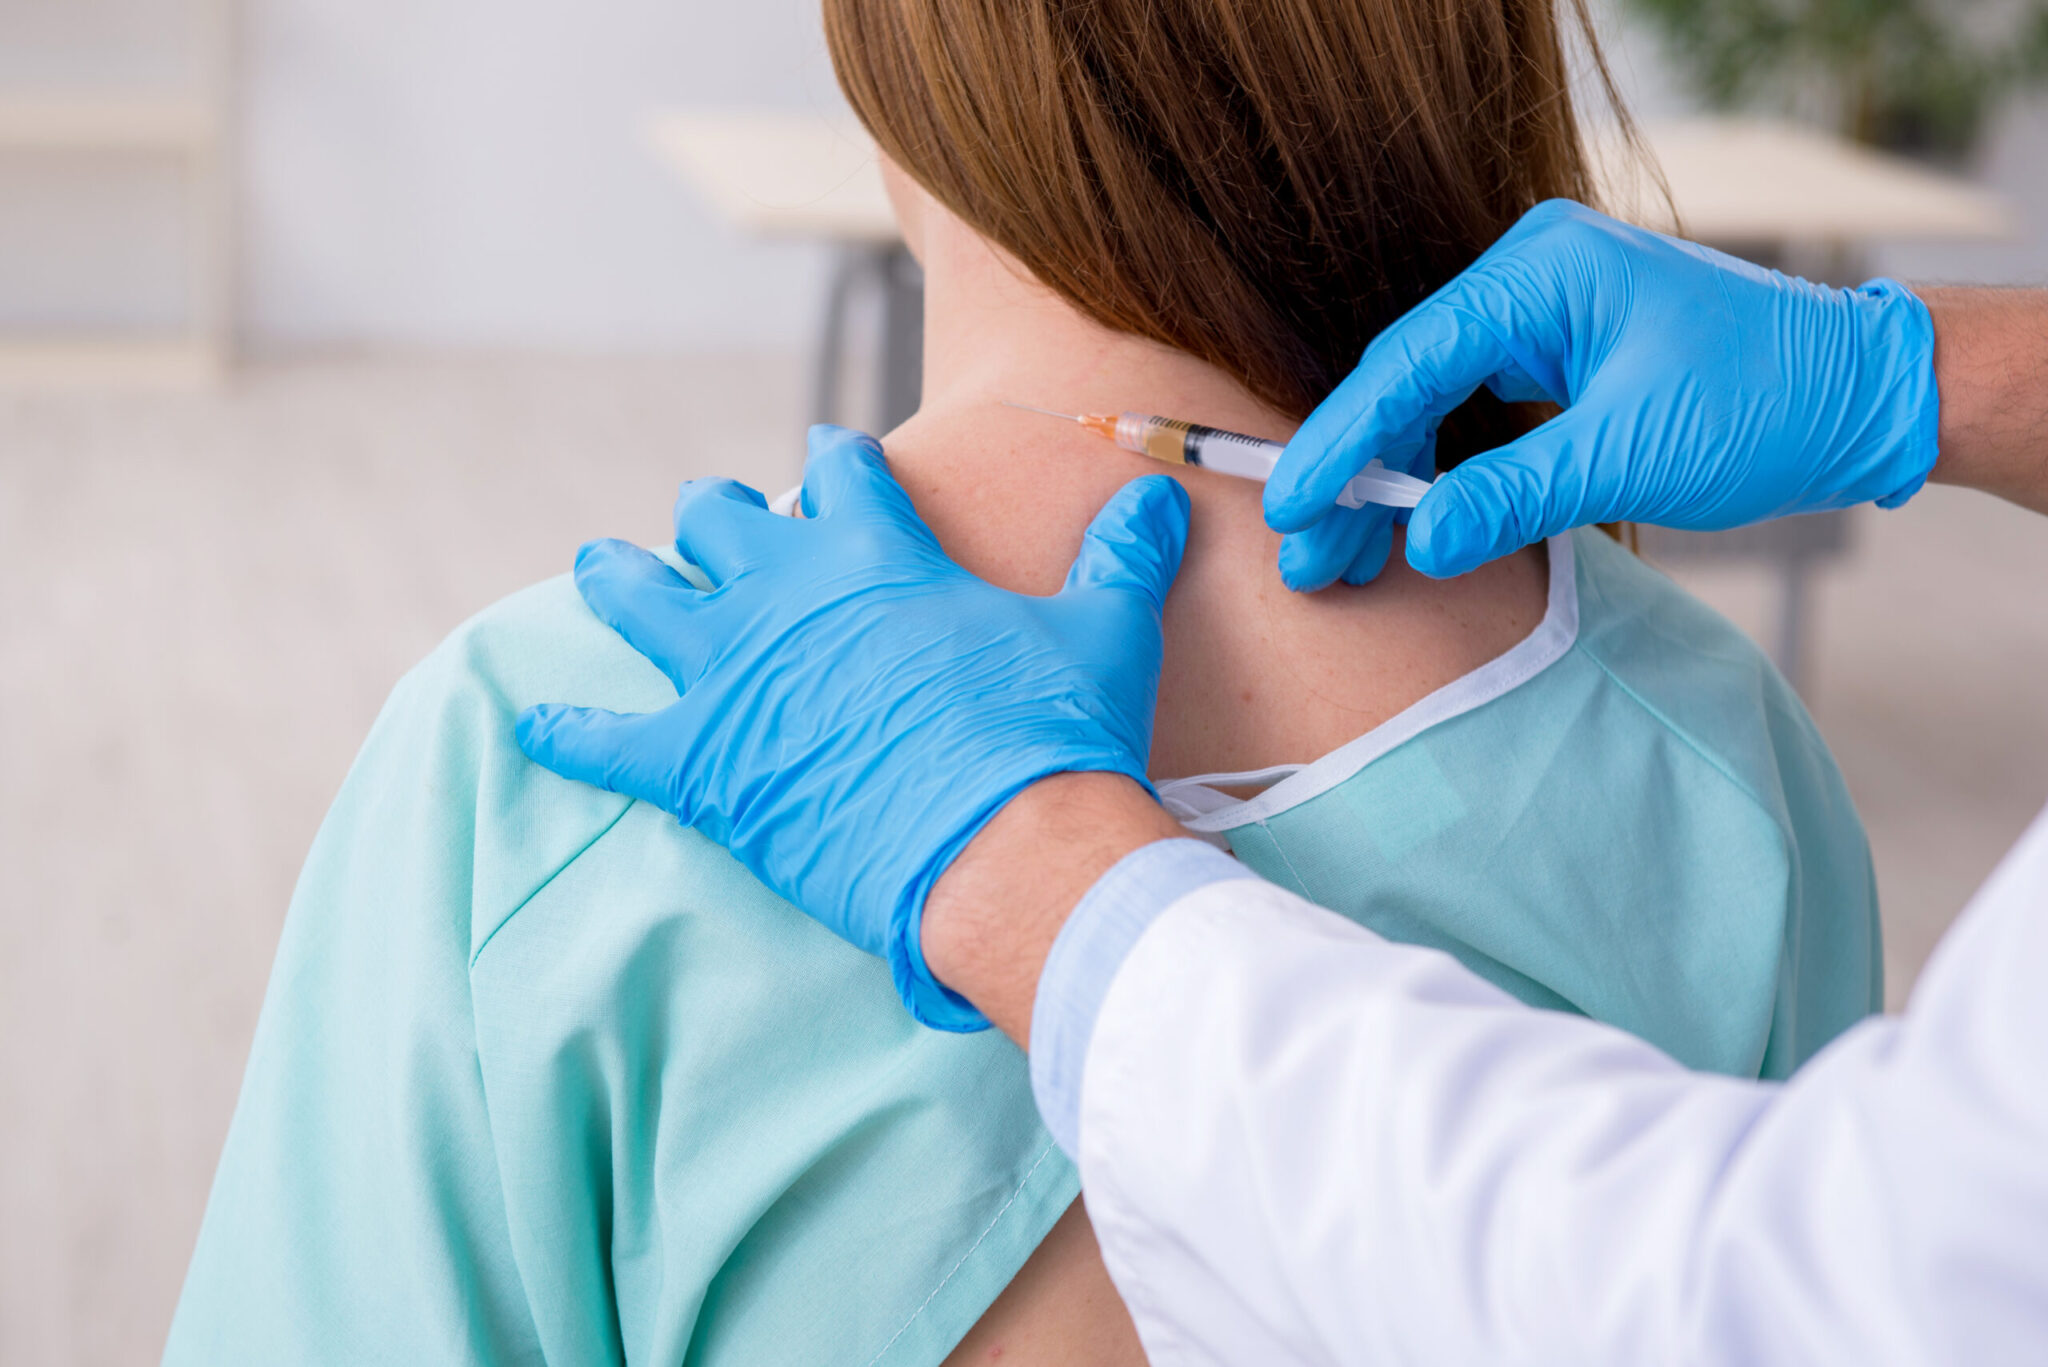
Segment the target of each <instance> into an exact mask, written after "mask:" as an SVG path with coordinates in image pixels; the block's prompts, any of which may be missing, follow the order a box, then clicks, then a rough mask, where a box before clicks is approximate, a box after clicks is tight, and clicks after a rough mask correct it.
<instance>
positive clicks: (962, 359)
mask: <svg viewBox="0 0 2048 1367" xmlns="http://www.w3.org/2000/svg"><path fill="white" fill-rule="evenodd" d="M922 217H923V222H922V224H921V227H922V232H921V234H919V236H920V238H921V241H920V243H919V246H920V248H921V250H920V253H919V254H920V257H921V259H922V261H923V263H924V273H925V284H924V289H925V305H924V323H925V342H924V394H923V401H922V404H921V406H920V408H919V412H918V418H919V419H920V420H922V421H921V422H920V425H921V426H922V425H927V424H930V423H932V422H934V421H947V420H953V419H961V418H972V419H979V420H984V421H985V420H987V419H988V418H990V417H994V416H996V415H994V414H992V413H990V411H989V410H991V409H993V408H996V407H997V406H999V405H1000V404H1002V403H1003V402H1004V401H1005V400H1008V401H1011V402H1015V403H1025V404H1033V405H1036V406H1038V407H1042V408H1055V409H1059V410H1061V411H1063V412H1068V413H1083V412H1090V413H1102V412H1109V413H1115V412H1144V413H1163V414H1167V415H1170V416H1174V417H1184V418H1189V419H1192V420H1194V421H1197V422H1204V423H1208V424H1211V425H1214V426H1218V427H1229V428H1233V429H1235V430H1238V431H1244V432H1251V433H1253V434H1254V435H1257V436H1265V437H1273V438H1275V439H1285V438H1286V437H1287V436H1289V435H1290V434H1291V433H1292V432H1293V429H1294V426H1295V424H1294V423H1293V422H1292V421H1290V420H1289V419H1288V418H1286V417H1285V416H1284V415H1282V414H1279V413H1276V412H1274V411H1273V410H1272V409H1270V408H1268V407H1266V406H1265V405H1264V404H1262V403H1260V402H1259V401H1258V400H1257V399H1256V398H1254V397H1253V396H1252V395H1251V394H1250V393H1249V392H1248V391H1247V390H1246V389H1245V388H1244V387H1243V386H1242V385H1240V384H1238V383H1237V382H1236V381H1235V380H1234V379H1232V378H1231V377H1230V376H1228V375H1226V374H1224V373H1223V372H1222V371H1220V370H1218V369H1216V368H1215V367H1214V366H1211V365H1208V364H1206V363H1204V362H1202V361H1199V360H1197V359H1195V358H1194V357H1192V356H1189V355H1187V354H1186V353H1184V352H1179V351H1175V350H1173V349H1171V348H1169V347H1166V346H1163V345H1161V344H1159V343H1157V342H1152V341H1147V340H1146V339H1144V338H1141V337H1134V336H1132V335H1130V334H1128V333H1121V332H1115V331H1112V330H1111V329H1109V328H1106V327H1104V326H1102V325H1101V324H1100V323H1097V322H1095V321H1093V320H1092V319H1089V318H1086V317H1084V316H1082V314H1081V313H1080V312H1079V311H1078V310H1076V309H1075V308H1074V307H1073V306H1072V305H1070V304H1068V303H1066V302H1065V301H1064V300H1062V299H1060V298H1059V297H1058V296H1057V295H1055V294H1054V293H1053V292H1052V291H1051V290H1049V289H1047V288H1046V287H1045V286H1043V285H1041V284H1039V283H1038V282H1037V281H1035V280H1033V279H1031V278H1030V276H1029V275H1027V274H1026V273H1025V272H1024V271H1023V270H1022V269H1021V268H1020V267H1018V266H1017V265H1016V264H1015V263H1014V262H1013V261H1012V260H1010V259H1009V258H1008V257H1006V256H1004V255H1002V254H1001V253H999V252H998V251H997V250H996V249H995V248H993V247H991V246H990V245H989V244H988V243H987V241H986V240H984V239H983V238H981V237H980V236H978V235H977V234H975V233H973V232H972V231H970V230H969V229H968V228H967V227H966V226H965V225H964V224H962V223H961V222H960V221H959V220H958V219H956V218H954V217H953V216H952V215H951V214H949V213H947V212H945V211H944V210H941V209H937V208H936V206H931V207H930V208H929V209H928V210H927V212H926V213H925V214H924V215H923V216H922ZM1010 417H1014V418H1015V419H1016V420H1018V421H1033V422H1043V421H1046V420H1045V419H1034V418H1030V417H1029V416H1028V415H1024V414H1014V415H1004V419H1005V420H1008V418H1010Z"/></svg>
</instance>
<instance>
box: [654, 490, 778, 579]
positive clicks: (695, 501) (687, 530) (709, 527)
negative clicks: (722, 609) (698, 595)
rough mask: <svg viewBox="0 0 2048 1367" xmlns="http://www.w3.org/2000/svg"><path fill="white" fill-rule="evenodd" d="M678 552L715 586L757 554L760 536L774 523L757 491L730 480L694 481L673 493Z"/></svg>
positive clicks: (763, 535) (772, 515)
mask: <svg viewBox="0 0 2048 1367" xmlns="http://www.w3.org/2000/svg"><path fill="white" fill-rule="evenodd" d="M673 516H674V520H675V528H676V554H678V555H680V556H682V557H683V559H685V560H687V561H689V562H690V563H691V564H692V565H695V566H696V567H697V568H698V569H701V570H703V571H704V573H705V574H706V575H707V576H708V577H709V578H710V580H711V582H712V583H713V584H714V585H717V584H723V583H724V582H725V581H726V580H728V579H730V578H732V577H733V576H734V575H735V574H738V573H740V572H741V571H742V570H744V569H745V568H746V567H747V565H748V563H749V562H750V561H751V560H752V559H754V558H757V557H758V556H759V555H760V554H761V543H762V539H763V538H764V537H766V536H768V535H770V534H771V529H772V528H774V527H775V526H777V525H778V523H777V522H775V521H772V520H764V519H773V518H774V516H775V515H774V514H773V513H770V512H769V511H768V500H767V499H765V498H763V497H762V496H761V491H760V490H758V489H752V488H749V487H748V486H746V485H744V484H741V483H740V482H739V481H738V480H733V479H693V480H690V481H689V482H687V483H686V484H684V485H683V487H682V488H681V489H680V490H678V491H677V492H676V506H675V511H674V514H673Z"/></svg>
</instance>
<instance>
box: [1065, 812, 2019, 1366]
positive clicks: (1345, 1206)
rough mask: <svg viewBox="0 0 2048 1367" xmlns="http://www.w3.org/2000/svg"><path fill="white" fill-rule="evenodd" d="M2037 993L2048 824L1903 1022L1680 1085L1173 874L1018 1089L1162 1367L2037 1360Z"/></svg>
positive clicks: (1622, 1050) (1411, 953) (1134, 894)
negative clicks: (1075, 1166) (1056, 1142)
mask: <svg viewBox="0 0 2048 1367" xmlns="http://www.w3.org/2000/svg"><path fill="white" fill-rule="evenodd" d="M1141 856H1142V858H1141ZM1148 889H1151V890H1153V891H1149V892H1148ZM1647 910H1648V909H1646V912H1647ZM2044 970H2048V817H2044V819H2043V820H2041V821H2038V822H2036V824H2035V827H2034V830H2033V831H2032V832H2031V833H2030V834H2029V836H2028V837H2027V838H2026V839H2025V840H2024V841H2023V842H2022V844H2021V846H2020V847H2019V848H2018V849H2017V850H2015V852H2014V853H2013V855H2012V856H2010V857H2009V858H2008V860H2007V861H2006V863H2005V864H2004V865H2003V866H2002V867H2001V869H2000V871H1999V872H1998V873H1997V874H1996V875H1994V877H1993V879H1992V881H1991V882H1990V883H1988V884H1987V885H1986V887H1985V888H1984V890H1983V891H1982V892H1981V893H1980V894H1979V895H1978V897H1977V899H1976V901H1975V902H1974V903H1973V904H1972V906H1971V907H1970V908H1969V909H1968V910H1967V911H1966V912H1965V913H1964V915H1963V917H1962V918H1961V919H1960V920H1959V921H1958V923H1957V926H1956V928H1955V929H1954V930H1953V931H1952V932H1951V934H1950V936H1949V938H1948V940H1947V941H1946V942H1945V943H1944V944H1943V946H1942V947H1941V949H1940V950H1939V951H1938V952H1937V954H1936V956H1935V958H1934V960H1933V961H1932V962H1931V963H1930V964H1929V966H1928V968H1927V970H1926V972H1925V973H1924V974H1923V975H1922V978H1921V981H1920V984H1919V987H1918V989H1917V991H1916V993H1915V996H1914V1000H1913V1002H1912V1004H1911V1006H1910V1007H1909V1009H1908V1011H1907V1013H1906V1015H1905V1016H1904V1017H1903V1018H1898V1019H1873V1020H1870V1021H1866V1022H1864V1023H1863V1024H1862V1025H1860V1026H1857V1027H1856V1028H1854V1029H1852V1030H1851V1031H1849V1032H1848V1033H1847V1034H1845V1035H1844V1036H1842V1037H1841V1038H1840V1039H1839V1040H1837V1041H1836V1042H1835V1043H1834V1044H1833V1045H1831V1046H1830V1047H1829V1048H1828V1049H1826V1050H1825V1051H1823V1053H1822V1054H1820V1055H1819V1056H1818V1057H1816V1058H1815V1059H1814V1060H1813V1061H1811V1062H1810V1063H1809V1064H1808V1065H1807V1067H1806V1068H1805V1069H1804V1070H1802V1071H1801V1072H1800V1073H1799V1074H1798V1075H1797V1076H1796V1077H1795V1078H1793V1079H1792V1081H1791V1082H1789V1083H1786V1084H1769V1083H1760V1082H1753V1081H1739V1080H1735V1079H1730V1078H1723V1077H1713V1076H1703V1075H1696V1074H1692V1073H1688V1072H1686V1071H1685V1070H1684V1069H1682V1068H1680V1067H1679V1066H1678V1065H1677V1064H1675V1063H1674V1062H1672V1061H1671V1060H1670V1059H1669V1058H1667V1057H1666V1056H1664V1055H1662V1054H1660V1053H1658V1052H1657V1051H1656V1050H1654V1049H1652V1048H1651V1047H1649V1046H1648V1045H1646V1044H1644V1043H1642V1042H1640V1041H1638V1040H1636V1039H1634V1038H1633V1037H1631V1036H1628V1035H1626V1034H1624V1033H1622V1032H1620V1031H1617V1030H1614V1029H1612V1028H1609V1027H1606V1026H1603V1025H1600V1024H1597V1023H1595V1022H1592V1021H1588V1020H1585V1019H1582V1018H1579V1017H1574V1016H1569V1015H1565V1014H1561V1013H1555V1012H1544V1011H1537V1010H1532V1009H1530V1008H1528V1007H1525V1006H1523V1005H1521V1004H1520V1003H1518V1002H1516V1001H1514V1000H1513V999H1512V998H1510V997H1508V996H1506V995H1504V994H1502V993H1501V992H1499V991H1498V990H1496V989H1495V988H1493V987H1491V986H1490V985H1488V984H1486V983H1485V982H1483V981H1481V980H1480V979H1478V978H1477V977H1474V976H1473V975H1472V974H1470V973H1469V972H1467V971H1466V970H1465V969H1463V968H1462V967H1461V966H1460V965H1458V964H1457V963H1456V962H1455V961H1454V960H1452V959H1451V958H1449V957H1448V956H1445V955H1443V954H1440V953H1437V952H1435V951H1431V950H1425V949H1419V948H1414V947H1409V946H1401V945H1395V944H1391V943H1389V942H1387V941H1384V940H1382V939H1380V938H1378V937H1376V936H1374V935H1373V934H1372V933H1371V932H1369V931H1366V930H1364V929H1362V928H1360V927H1359V926H1357V925H1355V924H1353V923H1352V922H1350V921H1347V920H1345V919H1343V918H1341V917H1338V916H1335V915H1333V914H1331V913H1328V912H1325V911H1323V910H1321V909H1319V908H1317V907H1315V906H1313V905H1311V904H1309V903H1307V902H1304V901H1302V900H1301V899H1299V898H1296V897H1294V896H1291V895H1290V894H1288V893H1286V892H1284V891H1282V890H1280V889H1278V888H1275V887H1273V886H1271V885H1269V884H1265V883H1262V882H1259V881H1257V880H1254V879H1249V878H1246V877H1245V876H1244V875H1243V873H1242V871H1241V870H1239V869H1237V868H1236V866H1234V865H1231V864H1230V863H1229V861H1227V860H1224V859H1222V858H1221V856H1217V855H1214V852H1213V851H1204V852H1203V853H1201V854H1199V855H1198V854H1197V853H1196V852H1195V851H1193V850H1190V849H1187V848H1185V847H1184V846H1183V845H1182V842H1169V843H1168V844H1165V845H1161V846H1154V847H1151V852H1150V853H1148V852H1147V851H1140V852H1138V854H1137V855H1133V856H1132V857H1131V859H1129V860H1126V861H1125V863H1124V864H1121V865H1119V866H1118V868H1117V869H1114V870H1112V871H1111V873H1110V874H1109V875H1107V876H1106V877H1105V879H1104V880H1103V882H1102V883H1101V884H1098V886H1097V888H1096V889H1095V890H1094V891H1092V892H1091V893H1090V895H1089V897H1088V898H1087V899H1086V900H1084V902H1083V903H1082V905H1081V906H1080V907H1078V908H1077V909H1076V912H1075V915H1074V917H1073V918H1072V919H1071V920H1070V922H1069V925H1068V927H1067V929H1066V930H1065V931H1063V932H1062V935H1061V937H1060V943H1058V944H1056V945H1055V947H1054V950H1053V953H1052V955H1051V957H1050V958H1049V959H1048V961H1047V966H1046V971H1045V975H1044V978H1043V979H1042V981H1041V984H1040V989H1039V1001H1038V1004H1037V1007H1036V1010H1035V1013H1034V1020H1033V1030H1034V1048H1035V1049H1042V1050H1043V1051H1044V1052H1045V1053H1046V1054H1047V1055H1048V1057H1046V1058H1044V1059H1042V1060H1041V1059H1038V1058H1034V1060H1033V1068H1034V1081H1035V1084H1036V1086H1037V1088H1038V1093H1039V1101H1040V1105H1041V1108H1042V1109H1043V1110H1044V1111H1045V1112H1046V1113H1047V1115H1048V1117H1049V1120H1050V1123H1051V1124H1052V1127H1053V1129H1054V1133H1055V1134H1056V1135H1060V1136H1061V1137H1062V1139H1063V1142H1067V1143H1070V1144H1075V1145H1076V1146H1077V1152H1078V1158H1079V1162H1080V1167H1081V1174H1082V1185H1083V1190H1084V1192H1085V1194H1086V1197H1087V1201H1088V1207H1089V1212H1090V1215H1091V1217H1092V1219H1093V1221H1094V1224H1095V1229H1096V1233H1097V1236H1098V1238H1099V1239H1100V1240H1101V1243H1102V1249H1103V1255H1104V1258H1105V1261H1106V1262H1107V1264H1108V1266H1109V1269H1110V1272H1111V1275H1112V1276H1113V1277H1114V1279H1115V1281H1116V1284H1117V1287H1118V1289H1119V1291H1120V1292H1121V1293H1122V1295H1123V1297H1124V1299H1125V1302H1126V1304H1127V1305H1128V1306H1129V1308H1130V1310H1131V1313H1132V1315H1133V1318H1134V1319H1135V1320H1136V1322H1137V1325H1138V1329H1139V1333H1140V1335H1141V1337H1142V1338H1143V1340H1144V1343H1145V1347H1146V1349H1147V1351H1148V1353H1149V1354H1150V1357H1151V1360H1152V1361H1153V1362H1154V1363H1155V1364H1159V1365H1160V1367H1168V1365H1169V1364H1182V1363H1217V1364H1221V1363H1233V1364H1234V1363H1248V1362H1257V1363H1318V1364H1320V1363H1339V1362H1428V1363H1445V1362H1501V1363H1524V1362H1529V1363H1534V1362H1543V1363H1549V1362H1575V1363H1609V1362H1611V1363H1631V1364H1635V1363H1645V1362H1699V1363H1729V1364H1735V1363H1741V1364H1746V1365H1753V1364H1770V1363H1779V1362H1783V1363H1795V1362H1796V1363H1809V1362H1816V1361H1834V1362H1850V1361H1856V1362H1877V1363H1888V1362H1916V1363H1917V1362H1971V1363H2002V1362H2019V1361H2028V1362H2038V1361H2043V1360H2048V1162H2044V1161H2043V1159H2042V1155H2043V1154H2048V1048H2044V1045H2043V1041H2044V1040H2048V994H2044V993H2043V992H2041V991H2040V990H2039V984H2040V981H2041V975H2042V973H2043V971H2044ZM1041 1024H1043V1025H1044V1027H1045V1029H1046V1030H1047V1033H1046V1035H1045V1036H1044V1037H1043V1038H1040V1037H1039V1035H1038V1033H1037V1032H1038V1031H1039V1029H1040V1027H1041ZM1062 1108H1068V1109H1067V1111H1066V1113H1065V1115H1064V1117H1063V1116H1062Z"/></svg>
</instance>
